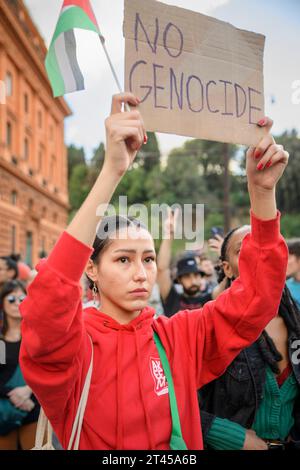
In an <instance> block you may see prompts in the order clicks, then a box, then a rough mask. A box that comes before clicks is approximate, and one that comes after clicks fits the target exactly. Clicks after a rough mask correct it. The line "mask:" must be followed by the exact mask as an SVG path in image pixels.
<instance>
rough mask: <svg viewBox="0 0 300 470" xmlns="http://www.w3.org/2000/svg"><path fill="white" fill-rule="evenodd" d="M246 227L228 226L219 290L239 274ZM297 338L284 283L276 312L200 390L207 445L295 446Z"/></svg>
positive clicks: (299, 381)
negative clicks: (248, 344) (227, 364)
mask: <svg viewBox="0 0 300 470" xmlns="http://www.w3.org/2000/svg"><path fill="white" fill-rule="evenodd" d="M250 230H251V229H250V227H249V226H243V227H240V228H236V229H233V230H231V231H230V232H229V233H228V234H227V236H226V237H225V239H224V242H223V244H222V247H221V256H220V262H221V267H220V272H219V281H222V282H223V285H224V281H223V278H224V279H225V280H226V285H225V287H224V288H223V290H224V289H226V288H229V287H230V286H232V285H234V281H235V280H236V279H237V278H238V277H239V254H240V249H241V246H242V243H243V240H244V238H245V237H246V236H249V233H250ZM263 283H264V280H263V279H262V285H263ZM262 288H263V287H262ZM267 288H268V286H267V285H265V289H267ZM220 297H221V296H220ZM299 339H300V312H299V310H298V309H297V306H296V304H295V303H294V302H293V299H292V298H291V295H290V293H289V290H288V288H287V287H285V288H284V291H283V295H282V298H281V302H280V306H279V310H278V314H277V316H276V317H274V318H273V319H272V320H271V321H270V323H269V324H268V325H267V326H266V328H265V330H264V331H263V333H262V335H261V336H260V337H259V338H258V340H257V341H255V342H254V343H253V344H252V345H251V346H249V347H248V348H246V349H244V350H243V351H242V352H241V353H240V354H239V355H238V356H237V357H236V358H235V359H234V361H233V362H232V363H231V364H230V365H229V367H228V368H227V369H226V371H225V372H224V374H223V375H222V376H221V377H219V378H218V379H217V380H214V381H213V382H211V383H209V384H208V385H206V386H205V387H203V388H202V389H201V390H200V392H199V398H200V409H201V421H202V429H203V437H204V443H205V446H206V448H211V449H216V450H267V449H280V450H281V449H282V450H284V449H291V448H293V449H297V448H298V449H300V361H299V360H298V361H294V362H292V361H291V359H290V358H292V357H293V354H294V353H296V352H297V351H295V345H296V344H298V343H297V340H299Z"/></svg>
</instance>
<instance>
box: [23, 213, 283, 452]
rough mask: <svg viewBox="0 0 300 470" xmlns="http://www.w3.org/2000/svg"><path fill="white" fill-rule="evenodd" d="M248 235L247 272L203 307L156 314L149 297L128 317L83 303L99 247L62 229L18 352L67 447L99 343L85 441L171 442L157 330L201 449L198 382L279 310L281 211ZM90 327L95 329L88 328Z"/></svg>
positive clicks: (242, 264) (89, 445)
mask: <svg viewBox="0 0 300 470" xmlns="http://www.w3.org/2000/svg"><path fill="white" fill-rule="evenodd" d="M251 218H252V233H251V234H249V235H247V236H246V237H245V239H244V240H243V244H242V250H241V253H240V259H239V269H240V277H239V278H238V279H236V280H235V281H234V282H233V284H232V286H231V287H230V288H229V289H228V290H226V291H225V292H224V293H223V294H222V295H220V296H219V297H218V299H217V300H216V301H212V302H209V303H207V304H206V305H205V306H204V307H203V308H202V309H196V310H187V311H182V312H179V313H178V314H176V315H174V316H173V317H172V318H166V317H159V318H158V319H156V320H155V319H154V318H153V315H154V313H155V312H154V310H153V309H151V308H149V307H147V308H145V309H144V310H143V311H142V312H141V313H140V315H139V316H138V317H137V318H136V319H134V320H133V321H131V322H130V323H129V324H128V325H120V324H119V323H117V322H116V321H114V320H113V319H112V318H110V317H109V316H108V315H106V314H105V313H103V312H100V311H98V310H97V309H96V308H87V309H85V310H84V311H82V302H81V287H80V285H79V280H80V277H81V275H82V273H83V271H84V268H85V266H86V263H87V261H88V259H89V257H90V255H91V253H92V248H90V247H89V246H86V245H84V244H82V243H81V242H80V241H78V240H77V239H75V238H73V237H72V236H71V235H69V234H68V233H67V232H64V233H63V234H62V235H61V237H60V239H59V240H58V242H57V244H56V245H55V247H54V248H53V250H52V252H51V254H50V256H49V258H48V259H47V260H43V261H41V262H40V263H39V264H38V266H37V269H38V275H37V276H36V278H35V280H34V281H33V282H32V284H31V285H30V287H29V289H28V296H27V298H26V299H25V300H24V301H23V302H22V304H21V313H22V316H23V321H22V339H23V340H22V346H21V354H20V361H21V366H22V371H23V374H24V377H25V379H26V382H27V383H28V384H29V385H30V387H31V388H32V389H33V392H34V394H35V395H36V396H37V398H38V399H39V401H40V403H41V405H42V407H43V408H44V410H45V413H46V415H47V416H48V418H49V419H50V421H51V423H52V425H53V428H54V431H55V432H56V434H57V436H58V438H59V440H60V441H61V443H62V445H63V447H64V448H66V447H67V445H68V441H69V438H70V434H71V429H72V425H73V420H74V417H75V414H76V410H77V406H78V402H79V399H80V395H81V391H82V388H83V384H84V381H85V376H86V373H87V369H88V366H89V363H90V358H91V344H90V340H89V338H88V334H89V335H90V336H91V338H92V340H93V344H94V369H93V374H92V382H91V388H90V392H89V398H88V402H87V407H86V412H85V417H84V422H83V428H82V433H81V439H80V445H79V448H80V449H95V450H97V449H104V450H108V449H134V450H137V449H156V450H159V449H161V450H163V449H169V441H170V436H171V414H170V406H169V396H168V386H167V383H166V379H165V376H164V372H163V369H162V366H161V362H160V359H159V354H158V351H157V348H156V346H155V343H154V339H153V330H155V331H156V332H157V333H158V335H159V337H160V339H161V341H162V343H163V346H164V348H165V350H166V354H167V357H168V360H169V363H170V367H171V371H172V375H173V380H174V387H175V393H176V397H177V402H178V409H179V415H180V421H181V427H182V433H183V438H184V440H185V442H186V444H187V447H188V448H189V449H193V450H195V449H202V448H203V443H202V433H201V424H200V414H199V407H198V400H197V389H199V388H200V387H202V386H203V385H205V384H206V383H208V382H210V381H211V380H214V379H216V378H217V377H218V376H220V375H221V374H223V373H224V371H225V369H226V368H227V366H228V365H229V364H230V363H231V362H232V361H233V359H234V358H235V357H236V356H237V355H238V354H239V352H240V351H241V350H242V349H244V348H246V347H247V346H248V345H249V344H251V343H253V342H254V341H255V340H256V339H257V338H258V337H259V335H260V334H261V331H262V330H263V329H264V327H265V326H266V325H267V324H268V323H269V321H270V320H271V319H272V318H273V317H274V316H275V315H276V314H277V311H278V306H279V303H280V298H281V294H282V290H283V286H284V282H285V274H286V264H287V248H286V244H285V242H284V240H283V238H282V237H281V235H280V233H279V214H278V215H277V218H276V219H274V220H270V221H260V220H259V219H257V218H255V217H254V215H253V214H252V216H251ZM87 333H88V334H87Z"/></svg>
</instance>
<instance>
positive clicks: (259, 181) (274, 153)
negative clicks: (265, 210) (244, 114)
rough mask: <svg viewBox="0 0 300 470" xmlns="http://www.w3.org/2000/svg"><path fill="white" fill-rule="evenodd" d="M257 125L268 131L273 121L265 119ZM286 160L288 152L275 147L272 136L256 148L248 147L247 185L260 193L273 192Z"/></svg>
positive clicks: (278, 146)
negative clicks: (260, 191)
mask: <svg viewBox="0 0 300 470" xmlns="http://www.w3.org/2000/svg"><path fill="white" fill-rule="evenodd" d="M258 125H259V126H260V127H266V128H267V129H268V130H269V131H270V130H271V127H272V125H273V121H272V119H270V118H268V117H266V118H264V119H262V120H261V121H259V123H258ZM288 159H289V154H288V152H286V151H285V150H284V148H283V146H282V145H277V144H276V142H275V140H274V138H273V136H272V135H271V134H270V133H268V134H267V135H266V136H265V137H264V138H263V139H262V140H261V141H260V143H259V144H258V146H257V147H256V148H255V147H250V148H249V150H248V152H247V165H246V169H247V178H248V185H249V186H250V187H251V188H252V189H258V190H262V191H269V190H273V189H274V188H275V186H276V184H277V182H278V181H279V180H280V178H281V176H282V175H283V172H284V170H285V167H286V166H287V163H288Z"/></svg>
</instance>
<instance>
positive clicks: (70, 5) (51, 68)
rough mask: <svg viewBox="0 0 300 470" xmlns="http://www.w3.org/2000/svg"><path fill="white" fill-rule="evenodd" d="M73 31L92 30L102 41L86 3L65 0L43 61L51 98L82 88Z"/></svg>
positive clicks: (76, 0) (77, 0)
mask: <svg viewBox="0 0 300 470" xmlns="http://www.w3.org/2000/svg"><path fill="white" fill-rule="evenodd" d="M75 28H79V29H84V30H89V31H94V32H95V33H97V34H98V35H99V36H100V38H101V40H102V41H104V38H103V36H102V35H101V33H100V30H99V27H98V24H97V20H96V18H95V15H94V13H93V11H92V8H91V5H90V2H89V0H65V1H64V3H63V7H62V10H61V13H60V16H59V19H58V22H57V25H56V29H55V32H54V35H53V38H52V41H51V44H50V47H49V51H48V54H47V57H46V61H45V65H46V70H47V74H48V77H49V80H50V83H51V86H52V90H53V95H54V96H55V97H57V96H62V95H64V94H65V93H71V92H73V91H78V90H83V89H84V78H83V75H82V73H81V70H80V67H79V65H78V61H77V57H76V39H75V34H74V29H75Z"/></svg>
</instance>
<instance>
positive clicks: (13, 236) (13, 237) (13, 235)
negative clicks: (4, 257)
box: [11, 225, 16, 253]
mask: <svg viewBox="0 0 300 470" xmlns="http://www.w3.org/2000/svg"><path fill="white" fill-rule="evenodd" d="M11 252H12V253H15V252H16V226H15V225H13V226H12V227H11Z"/></svg>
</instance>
